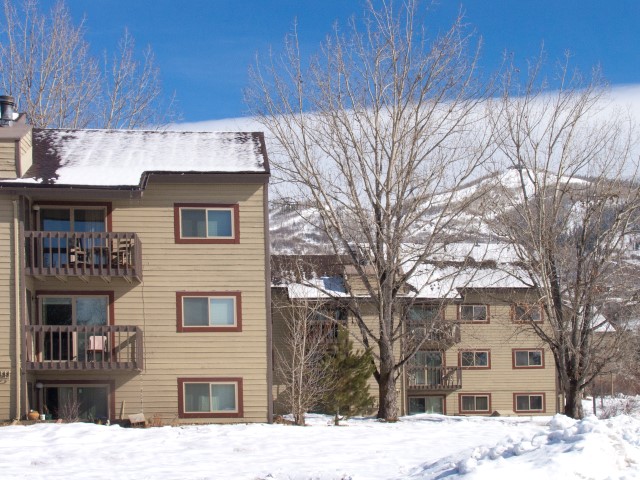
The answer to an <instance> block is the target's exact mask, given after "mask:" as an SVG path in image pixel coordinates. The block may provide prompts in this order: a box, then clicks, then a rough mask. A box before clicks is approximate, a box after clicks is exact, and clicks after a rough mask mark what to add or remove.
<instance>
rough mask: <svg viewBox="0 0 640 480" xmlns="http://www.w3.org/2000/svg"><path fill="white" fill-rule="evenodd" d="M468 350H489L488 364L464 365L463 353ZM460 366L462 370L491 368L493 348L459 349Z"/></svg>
mask: <svg viewBox="0 0 640 480" xmlns="http://www.w3.org/2000/svg"><path fill="white" fill-rule="evenodd" d="M466 352H473V353H475V352H487V365H486V366H484V365H482V366H472V367H470V366H464V365H462V354H463V353H466ZM458 366H459V367H460V368H461V369H462V370H490V369H491V349H489V348H469V349H464V350H459V351H458Z"/></svg>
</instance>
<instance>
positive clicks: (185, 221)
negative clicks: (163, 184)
mask: <svg viewBox="0 0 640 480" xmlns="http://www.w3.org/2000/svg"><path fill="white" fill-rule="evenodd" d="M238 211H239V209H238V205H237V204H235V205H201V204H179V205H175V208H174V217H175V218H174V229H175V240H176V243H239V241H240V232H239V221H238Z"/></svg>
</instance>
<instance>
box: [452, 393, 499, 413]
mask: <svg viewBox="0 0 640 480" xmlns="http://www.w3.org/2000/svg"><path fill="white" fill-rule="evenodd" d="M458 399H459V407H460V413H489V412H490V411H491V395H489V394H488V393H486V394H484V393H482V394H479V393H473V394H462V393H461V394H460V395H459V397H458Z"/></svg>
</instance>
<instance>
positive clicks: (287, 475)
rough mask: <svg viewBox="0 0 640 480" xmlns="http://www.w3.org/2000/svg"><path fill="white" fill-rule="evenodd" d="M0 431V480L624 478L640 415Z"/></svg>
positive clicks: (636, 474)
mask: <svg viewBox="0 0 640 480" xmlns="http://www.w3.org/2000/svg"><path fill="white" fill-rule="evenodd" d="M308 423H310V424H311V425H310V426H307V427H294V426H289V425H266V424H252V425H246V424H238V425H205V426H184V427H160V428H148V429H130V428H128V429H125V428H121V427H118V426H100V425H93V424H83V423H75V424H66V425H63V424H53V423H46V424H45V423H42V424H36V425H31V426H20V425H17V426H8V427H2V428H0V472H1V473H0V476H1V477H2V478H3V479H18V478H20V479H22V478H29V479H45V478H46V479H56V478H65V479H81V478H82V479H86V478H105V479H106V478H110V479H111V478H118V479H151V478H153V479H157V478H162V479H247V480H308V479H314V480H376V479H436V478H437V479H443V478H465V479H467V478H468V479H492V480H495V479H496V478H497V479H502V478H518V480H523V479H529V478H531V479H533V478H535V479H536V480H539V479H540V478H550V479H556V478H557V479H572V478H593V479H604V478H610V479H632V478H640V419H639V418H637V417H635V416H627V415H620V416H617V417H612V418H610V419H608V420H598V419H597V418H596V417H594V416H590V417H587V418H586V419H584V420H582V421H574V420H571V419H568V418H566V417H564V416H562V415H556V416H554V417H527V418H505V417H502V418H499V417H498V418H481V417H444V416H439V415H416V416H413V417H404V418H402V419H401V421H399V422H397V423H380V422H377V421H375V420H373V419H352V420H349V421H348V422H347V425H345V426H339V427H335V426H331V425H330V423H331V422H330V419H329V418H328V417H324V416H311V417H310V418H309V422H308Z"/></svg>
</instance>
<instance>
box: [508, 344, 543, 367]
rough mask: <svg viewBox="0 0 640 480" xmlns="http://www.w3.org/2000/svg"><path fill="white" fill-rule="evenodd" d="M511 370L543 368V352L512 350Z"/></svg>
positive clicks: (538, 350)
mask: <svg viewBox="0 0 640 480" xmlns="http://www.w3.org/2000/svg"><path fill="white" fill-rule="evenodd" d="M513 368H544V351H543V350H542V349H541V348H533V349H529V350H527V349H520V348H514V349H513Z"/></svg>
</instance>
